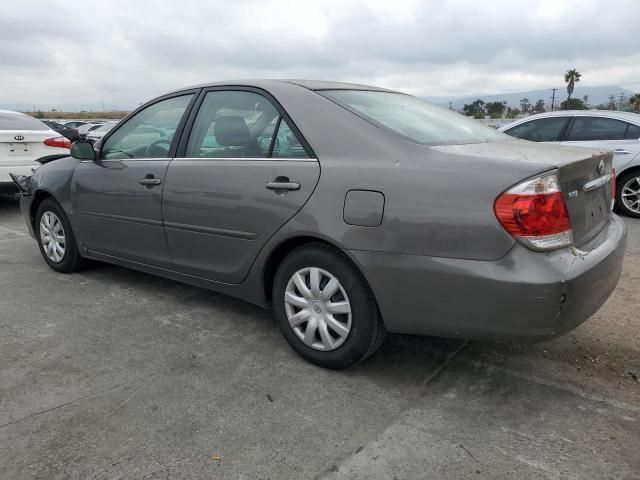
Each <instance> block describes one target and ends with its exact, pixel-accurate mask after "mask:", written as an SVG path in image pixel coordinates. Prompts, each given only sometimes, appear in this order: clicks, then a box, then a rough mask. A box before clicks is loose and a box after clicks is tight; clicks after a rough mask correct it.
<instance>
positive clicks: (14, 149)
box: [7, 143, 31, 156]
mask: <svg viewBox="0 0 640 480" xmlns="http://www.w3.org/2000/svg"><path fill="white" fill-rule="evenodd" d="M7 153H8V155H9V156H14V155H15V156H19V155H28V154H29V153H31V145H29V144H28V143H9V144H7Z"/></svg>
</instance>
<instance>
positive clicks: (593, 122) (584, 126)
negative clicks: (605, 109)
mask: <svg viewBox="0 0 640 480" xmlns="http://www.w3.org/2000/svg"><path fill="white" fill-rule="evenodd" d="M629 125H630V124H629V123H627V122H623V121H622V120H616V119H613V118H602V117H575V120H574V121H573V126H572V127H571V132H570V133H569V138H568V140H569V141H573V142H592V141H598V140H624V138H625V135H626V133H627V127H628V126H629Z"/></svg>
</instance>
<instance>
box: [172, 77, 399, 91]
mask: <svg viewBox="0 0 640 480" xmlns="http://www.w3.org/2000/svg"><path fill="white" fill-rule="evenodd" d="M270 85H271V86H273V85H278V86H280V87H285V88H286V87H287V86H289V87H291V88H296V87H303V88H306V89H308V90H314V91H318V90H368V91H376V92H394V93H399V92H395V91H394V90H389V89H386V88H380V87H374V86H371V85H362V84H358V83H347V82H333V81H328V80H303V79H240V80H226V81H220V82H211V83H201V84H198V85H191V86H188V87H184V88H180V89H178V90H173V91H171V92H168V93H167V94H172V93H177V92H182V91H185V90H192V89H194V88H208V87H255V88H263V89H268V88H269V86H270Z"/></svg>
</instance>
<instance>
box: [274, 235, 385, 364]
mask: <svg viewBox="0 0 640 480" xmlns="http://www.w3.org/2000/svg"><path fill="white" fill-rule="evenodd" d="M272 301H273V311H274V315H275V318H276V322H277V323H278V325H279V327H280V330H281V331H282V333H283V335H284V337H285V339H286V340H287V342H288V343H289V345H291V347H292V348H293V349H294V350H295V351H296V352H297V353H298V354H299V355H300V356H302V357H303V358H305V359H306V360H308V361H309V362H311V363H315V364H316V365H319V366H321V367H325V368H331V369H343V368H347V367H350V366H352V365H355V364H356V363H358V362H361V361H363V360H365V359H366V358H368V357H370V356H371V355H372V354H373V353H374V352H375V351H376V350H377V349H378V348H379V347H380V345H381V344H382V342H383V340H384V338H385V336H386V331H385V329H384V325H383V323H382V319H381V317H380V312H379V310H378V306H377V304H376V301H375V299H374V297H373V294H372V292H371V290H370V288H369V286H368V285H367V282H366V280H365V279H364V277H363V276H362V274H361V273H360V271H359V270H358V269H357V268H356V266H355V265H354V264H353V262H351V261H350V260H349V259H348V258H347V257H345V256H344V255H343V254H342V253H340V252H339V251H337V250H335V249H333V248H331V247H329V246H326V245H324V244H319V243H314V244H310V245H305V246H302V247H300V248H297V249H296V250H294V251H293V252H291V253H290V254H289V255H288V256H287V257H286V258H285V259H284V260H283V261H282V263H281V264H280V266H279V267H278V271H277V272H276V275H275V278H274V282H273V297H272Z"/></svg>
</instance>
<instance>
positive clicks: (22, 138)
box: [13, 135, 24, 141]
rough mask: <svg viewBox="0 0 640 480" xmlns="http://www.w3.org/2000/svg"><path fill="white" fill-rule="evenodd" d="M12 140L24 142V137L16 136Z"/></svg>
mask: <svg viewBox="0 0 640 480" xmlns="http://www.w3.org/2000/svg"><path fill="white" fill-rule="evenodd" d="M13 139H14V140H18V141H20V140H24V137H23V136H22V135H16V136H15V137H13Z"/></svg>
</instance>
